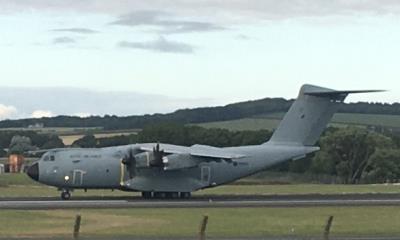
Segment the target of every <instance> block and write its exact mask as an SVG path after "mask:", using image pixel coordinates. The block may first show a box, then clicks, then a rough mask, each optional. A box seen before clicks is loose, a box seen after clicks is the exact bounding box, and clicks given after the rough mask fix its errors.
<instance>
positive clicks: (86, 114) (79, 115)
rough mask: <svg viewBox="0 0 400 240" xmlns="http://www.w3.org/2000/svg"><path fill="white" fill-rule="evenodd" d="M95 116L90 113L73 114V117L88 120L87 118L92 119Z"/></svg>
mask: <svg viewBox="0 0 400 240" xmlns="http://www.w3.org/2000/svg"><path fill="white" fill-rule="evenodd" d="M92 115H93V114H91V113H88V112H80V113H74V114H72V116H76V117H81V118H86V117H90V116H92Z"/></svg>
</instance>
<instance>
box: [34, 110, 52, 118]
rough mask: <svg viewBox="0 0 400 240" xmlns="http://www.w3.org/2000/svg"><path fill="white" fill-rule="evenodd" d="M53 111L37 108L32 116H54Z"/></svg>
mask: <svg viewBox="0 0 400 240" xmlns="http://www.w3.org/2000/svg"><path fill="white" fill-rule="evenodd" d="M53 116H54V115H53V113H52V112H51V111H46V110H35V111H33V113H32V114H31V117H32V118H42V117H53Z"/></svg>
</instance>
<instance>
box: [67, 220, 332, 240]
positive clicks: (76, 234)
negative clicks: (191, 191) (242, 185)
mask: <svg viewBox="0 0 400 240" xmlns="http://www.w3.org/2000/svg"><path fill="white" fill-rule="evenodd" d="M208 219H209V218H208V216H207V215H204V216H203V218H202V220H201V222H200V227H199V233H198V239H199V240H206V239H207V237H206V230H207V225H208ZM81 220H82V216H81V215H80V214H78V215H76V217H75V223H74V228H73V233H72V236H73V239H75V240H77V239H79V234H80V229H81ZM332 223H333V216H329V217H328V220H327V221H326V225H325V227H324V231H323V240H329V236H330V231H331V227H332Z"/></svg>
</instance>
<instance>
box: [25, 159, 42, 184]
mask: <svg viewBox="0 0 400 240" xmlns="http://www.w3.org/2000/svg"><path fill="white" fill-rule="evenodd" d="M27 174H28V176H29V177H30V178H32V179H33V180H35V181H39V163H34V164H32V165H31V166H30V167H29V168H28V172H27Z"/></svg>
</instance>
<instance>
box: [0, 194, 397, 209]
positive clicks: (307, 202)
mask: <svg viewBox="0 0 400 240" xmlns="http://www.w3.org/2000/svg"><path fill="white" fill-rule="evenodd" d="M324 206H340V207H346V206H400V196H399V195H398V194H354V195H284V196H281V195H278V196H199V197H194V198H192V199H189V200H181V199H176V200H143V199H141V198H138V197H132V198H126V197H125V198H99V199H95V198H84V197H81V198H78V197H77V198H75V199H74V200H68V201H62V200H58V199H56V198H35V199H29V198H24V199H20V198H15V199H11V198H8V199H6V198H0V209H16V210H18V209H20V210H44V209H77V208H78V209H79V208H85V209H106V208H233V207H324Z"/></svg>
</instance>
